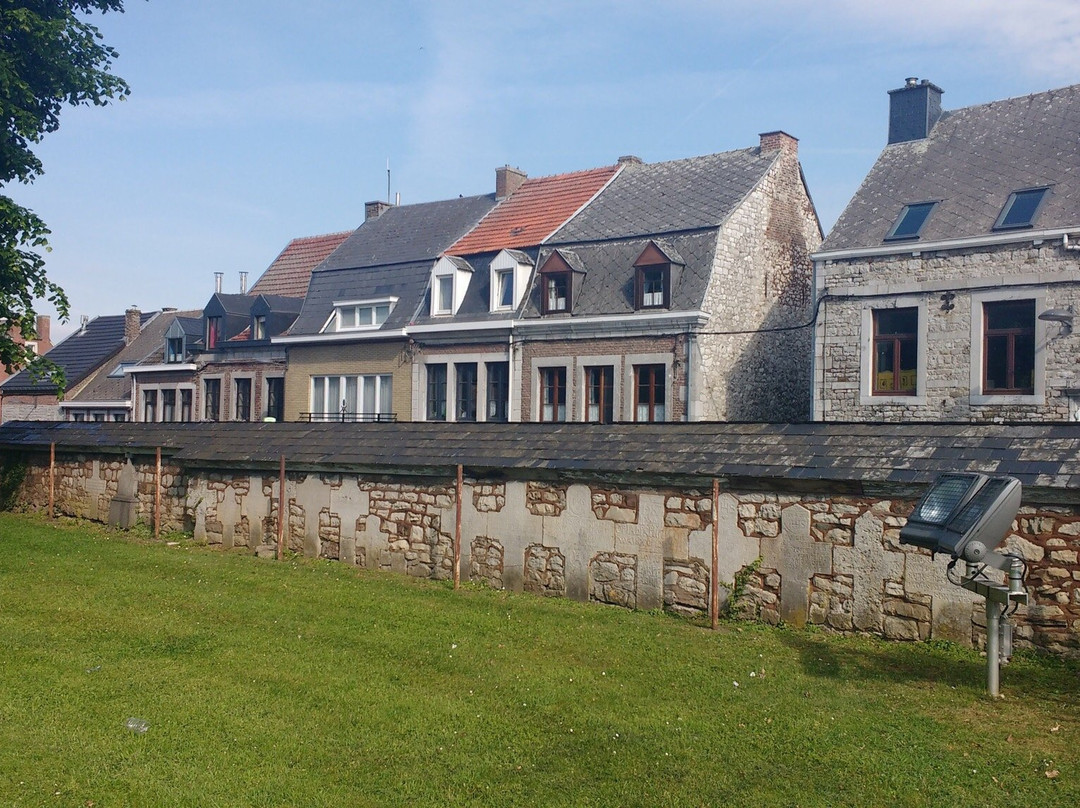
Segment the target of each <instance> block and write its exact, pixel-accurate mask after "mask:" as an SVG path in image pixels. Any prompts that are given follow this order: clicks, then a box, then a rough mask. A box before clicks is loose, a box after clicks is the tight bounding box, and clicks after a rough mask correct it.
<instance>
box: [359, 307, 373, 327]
mask: <svg viewBox="0 0 1080 808" xmlns="http://www.w3.org/2000/svg"><path fill="white" fill-rule="evenodd" d="M356 311H357V318H356V324H357V325H371V324H372V322H371V314H372V312H371V306H361V307H360V308H358V309H357V310H356Z"/></svg>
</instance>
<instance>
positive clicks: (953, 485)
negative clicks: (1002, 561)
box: [900, 472, 1020, 562]
mask: <svg viewBox="0 0 1080 808" xmlns="http://www.w3.org/2000/svg"><path fill="white" fill-rule="evenodd" d="M1019 509H1020V481H1019V480H1016V479H1014V478H1012V477H987V476H986V475H985V474H978V473H975V472H951V473H948V474H942V475H941V476H940V477H938V478H937V479H936V480H935V481H934V482H933V484H932V485H931V486H930V488H929V489H927V491H926V493H925V494H923V496H922V499H920V500H919V502H918V503H917V504H916V505H915V510H914V511H912V513H911V516H910V517H908V522H907V525H905V526H904V528H903V529H901V531H900V541H901V542H902V543H904V544H913V545H915V546H916V547H924V548H926V549H927V550H929V551H930V552H932V553H945V554H946V555H950V556H952V557H953V558H963V559H964V560H965V561H970V562H981V561H984V560H986V556H987V554H988V553H990V552H991V551H993V550H994V549H995V548H997V546H998V545H1000V544H1001V543H1002V542H1003V541H1005V536H1006V535H1007V534H1008V532H1009V527H1010V526H1011V525H1012V521H1013V519H1014V518H1015V516H1016V512H1017V511H1018V510H1019Z"/></svg>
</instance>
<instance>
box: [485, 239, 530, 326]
mask: <svg viewBox="0 0 1080 808" xmlns="http://www.w3.org/2000/svg"><path fill="white" fill-rule="evenodd" d="M489 272H490V282H489V289H490V294H489V300H488V308H489V310H490V311H515V310H516V309H517V307H518V306H519V305H521V299H522V297H524V296H525V289H526V288H527V287H528V283H529V275H530V274H531V273H532V265H531V264H528V263H521V262H520V261H519V259H518V258H517V257H515V256H514V254H513V253H511V252H510V251H508V250H503V251H502V252H500V253H499V254H498V255H496V256H495V258H493V259H492V261H491V264H490V267H489ZM503 278H509V282H510V284H511V289H510V293H511V294H510V298H511V300H510V303H509V304H504V303H503V302H502V294H501V292H502V291H503V289H502V285H501V284H502V280H503Z"/></svg>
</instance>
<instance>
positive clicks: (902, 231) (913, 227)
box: [885, 202, 937, 240]
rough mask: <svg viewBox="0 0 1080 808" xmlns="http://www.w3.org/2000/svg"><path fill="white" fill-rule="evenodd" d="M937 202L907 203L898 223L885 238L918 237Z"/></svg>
mask: <svg viewBox="0 0 1080 808" xmlns="http://www.w3.org/2000/svg"><path fill="white" fill-rule="evenodd" d="M935 204H937V203H936V202H920V203H918V204H916V205H906V206H905V207H904V209H903V210H902V211H900V217H899V218H898V219H897V220H896V224H895V225H893V229H892V230H891V231H890V232H889V235H887V236H886V237H885V239H886V240H889V239H902V238H918V236H919V232H920V231H921V230H922V227H923V225H924V224H926V220H927V219H928V218H930V211H931V210H933V209H934V205H935Z"/></svg>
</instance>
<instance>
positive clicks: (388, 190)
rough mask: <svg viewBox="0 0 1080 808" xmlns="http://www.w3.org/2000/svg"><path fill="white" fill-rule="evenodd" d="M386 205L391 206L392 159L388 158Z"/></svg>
mask: <svg viewBox="0 0 1080 808" xmlns="http://www.w3.org/2000/svg"><path fill="white" fill-rule="evenodd" d="M386 204H387V205H389V204H390V158H389V157H387V158H386Z"/></svg>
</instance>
